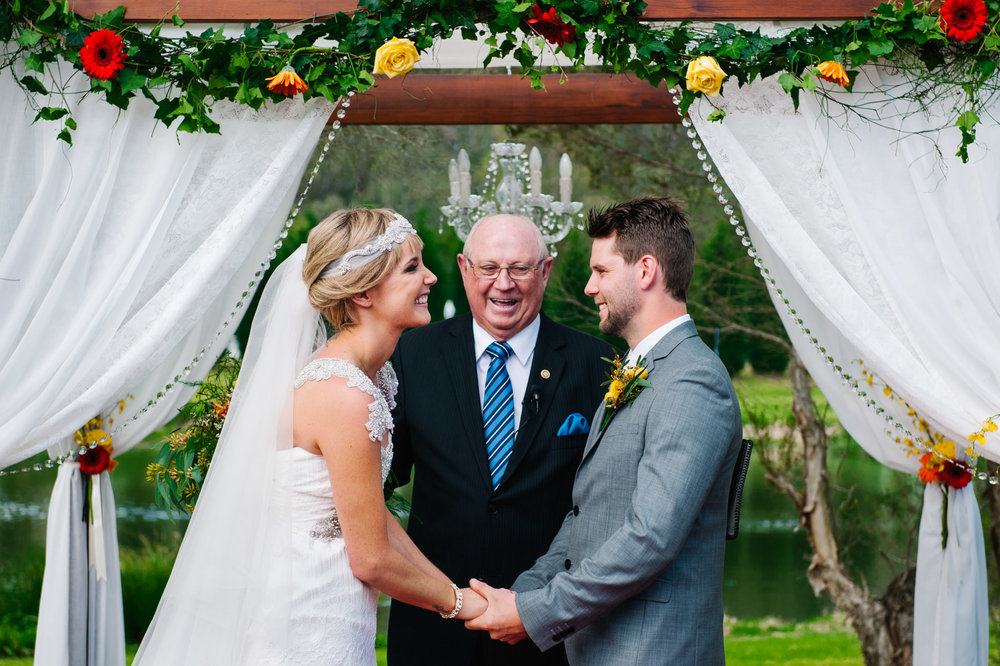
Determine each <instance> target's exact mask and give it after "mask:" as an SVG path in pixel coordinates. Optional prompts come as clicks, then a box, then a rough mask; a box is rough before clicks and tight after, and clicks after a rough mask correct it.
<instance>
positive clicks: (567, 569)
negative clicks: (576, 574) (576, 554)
mask: <svg viewBox="0 0 1000 666" xmlns="http://www.w3.org/2000/svg"><path fill="white" fill-rule="evenodd" d="M571 566H573V561H572V560H570V559H569V558H568V557H567V558H566V571H569V568H570V567H571Z"/></svg>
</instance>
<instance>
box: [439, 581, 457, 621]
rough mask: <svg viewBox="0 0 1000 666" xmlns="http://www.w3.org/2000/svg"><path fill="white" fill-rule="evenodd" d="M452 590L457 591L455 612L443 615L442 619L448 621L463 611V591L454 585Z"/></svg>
mask: <svg viewBox="0 0 1000 666" xmlns="http://www.w3.org/2000/svg"><path fill="white" fill-rule="evenodd" d="M451 589H453V590H455V610H453V611H452V612H450V613H441V617H443V618H444V619H446V620H450V619H452V618H453V617H455V616H456V615H458V612H459V611H460V610H462V590H460V589H459V588H458V585H455V584H454V583H452V584H451Z"/></svg>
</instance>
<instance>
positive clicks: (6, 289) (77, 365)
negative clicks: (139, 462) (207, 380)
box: [0, 70, 332, 664]
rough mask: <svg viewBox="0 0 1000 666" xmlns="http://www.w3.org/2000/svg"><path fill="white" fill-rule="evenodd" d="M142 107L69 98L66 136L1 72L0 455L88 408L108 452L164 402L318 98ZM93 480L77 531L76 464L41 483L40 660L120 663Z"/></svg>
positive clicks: (230, 299)
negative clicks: (206, 127)
mask: <svg viewBox="0 0 1000 666" xmlns="http://www.w3.org/2000/svg"><path fill="white" fill-rule="evenodd" d="M154 111H155V107H154V106H153V105H152V104H151V103H150V102H148V101H146V100H143V99H139V100H136V101H134V102H133V104H132V106H131V107H130V108H129V109H128V111H124V112H119V111H118V110H117V109H114V108H113V107H111V106H109V105H108V104H107V103H105V102H103V101H101V100H98V99H96V98H89V99H84V100H82V101H80V102H74V103H73V106H72V112H73V117H74V118H75V119H76V121H77V123H78V125H79V129H78V130H77V131H76V132H75V133H74V138H73V141H74V145H73V146H72V147H68V146H66V145H65V144H64V143H62V142H60V141H58V140H56V133H57V132H58V131H59V129H60V127H59V125H58V124H57V123H46V122H40V123H38V124H34V125H32V124H31V120H32V118H33V117H34V112H33V111H31V110H30V109H29V108H28V106H27V103H26V101H25V96H24V94H23V93H22V92H21V91H20V89H18V88H17V86H16V85H15V83H14V82H13V80H12V78H11V75H10V72H9V71H7V70H5V71H3V72H2V73H0V122H2V126H3V127H5V128H7V132H6V136H7V140H6V142H5V143H6V145H5V149H4V151H5V159H3V160H2V161H0V201H3V202H4V206H3V209H4V212H3V214H2V217H0V248H2V255H0V308H2V310H3V312H4V316H3V317H2V318H0V392H2V395H3V400H2V401H0V468H3V467H6V466H8V465H11V464H14V463H16V462H18V461H21V460H23V459H25V458H27V457H30V456H32V455H34V454H36V453H38V452H40V451H42V450H45V449H49V450H50V452H51V453H53V454H60V453H64V452H66V451H69V450H70V449H69V447H70V446H71V442H72V438H71V433H72V432H73V431H74V430H76V429H77V428H79V427H81V426H82V425H83V424H84V423H86V422H87V421H88V420H89V419H90V418H92V417H93V416H96V415H104V416H105V423H106V430H108V431H109V432H111V433H112V434H113V444H114V447H115V454H116V455H117V454H119V453H121V452H123V451H125V450H128V449H129V448H131V447H132V446H133V445H135V444H136V443H137V442H139V441H141V439H142V438H143V437H144V436H145V435H147V434H148V433H149V432H150V431H152V430H153V429H155V428H157V427H159V426H160V425H162V424H163V423H165V422H166V421H167V420H169V419H170V418H171V417H172V416H173V415H174V414H175V413H176V410H177V408H179V407H180V406H181V405H183V404H184V402H185V401H186V400H187V399H188V398H189V397H190V396H191V394H192V393H193V391H194V389H193V387H191V386H189V385H187V384H185V383H183V382H195V381H198V380H200V379H201V378H203V377H204V375H205V374H206V373H207V372H208V371H209V369H210V368H211V364H212V361H213V360H214V359H215V358H216V357H217V356H218V355H219V354H220V353H221V351H222V349H223V348H224V347H225V346H226V344H227V342H228V340H229V338H230V337H231V335H232V332H233V329H234V328H235V326H236V324H237V323H238V322H239V315H240V314H241V313H242V308H243V305H245V303H246V302H247V301H248V300H249V297H250V295H251V294H252V292H253V290H254V288H253V287H250V286H249V285H250V283H251V281H254V280H255V273H257V272H258V271H259V270H260V267H261V265H262V264H263V263H264V262H265V261H266V260H267V258H268V255H269V253H270V252H271V251H272V246H273V244H274V242H275V240H276V238H277V237H278V234H279V232H280V231H281V229H282V225H283V223H284V221H285V219H286V217H287V214H288V211H289V208H290V206H291V203H292V201H293V198H294V196H295V194H296V192H297V185H298V182H299V179H300V178H301V176H302V172H303V171H304V169H305V166H306V164H307V162H308V160H309V157H310V155H311V153H312V148H313V146H314V145H315V143H316V141H317V139H318V137H319V136H320V134H321V132H322V130H323V127H324V125H325V122H326V120H327V118H329V116H330V113H331V112H332V105H330V104H329V103H327V102H325V101H322V100H314V101H311V102H310V103H308V104H303V103H302V102H301V101H300V100H296V101H288V102H284V103H282V104H279V105H272V106H270V107H268V108H265V109H263V110H262V111H259V112H258V111H253V110H251V109H249V108H246V107H240V106H237V105H233V104H229V103H219V104H217V105H216V107H215V112H214V114H213V115H214V117H215V118H216V120H218V121H219V122H220V124H221V126H222V133H221V135H206V134H195V135H191V134H183V133H178V132H175V131H174V130H171V129H168V128H165V127H163V126H162V125H159V124H157V123H156V122H155V121H154V119H153V113H154ZM196 359H197V360H198V361H200V362H195V361H196ZM121 400H124V411H123V412H122V413H120V414H119V409H118V407H119V401H121ZM150 403H152V404H150ZM109 417H113V418H114V419H115V420H116V423H115V424H114V425H107V424H108V419H109ZM124 425H127V426H128V427H125V428H123V426H124ZM94 482H95V483H97V484H98V488H99V489H98V492H97V493H96V494H95V495H94V496H93V497H92V498H91V502H92V503H94V505H95V506H97V505H99V506H100V508H103V511H100V512H98V513H97V514H95V518H96V519H97V520H96V522H95V523H94V524H93V525H91V526H90V528H89V532H90V536H89V538H88V536H87V534H88V529H87V527H86V526H85V525H82V523H81V521H82V520H83V515H82V513H81V511H80V510H79V509H80V506H79V505H80V503H81V502H82V501H83V500H82V499H81V498H82V496H83V494H82V493H83V490H82V479H81V475H80V472H79V470H78V469H77V468H76V467H75V465H68V466H66V467H64V468H63V469H61V470H60V473H59V476H58V478H57V481H56V487H55V488H54V490H53V495H52V501H51V505H50V510H49V535H48V548H49V551H48V553H47V560H46V561H47V566H46V573H45V581H44V588H43V592H42V603H41V608H40V611H39V623H38V638H37V645H36V649H37V650H40V651H41V654H43V655H49V656H52V657H53V659H54V660H53V661H44V660H43V661H41V662H40V663H71V662H72V663H77V662H76V661H72V660H76V659H78V658H80V655H84V656H85V658H86V661H81V662H80V663H101V664H111V663H124V645H123V641H124V631H123V619H122V610H121V592H120V583H119V565H118V554H117V536H116V530H115V524H114V499H113V496H112V494H111V486H110V484H109V483H108V482H107V474H106V473H104V474H101V475H100V476H99V477H94ZM102 516H103V520H101V517H102ZM81 535H83V536H82V537H81ZM95 539H97V541H96V542H95ZM88 550H89V557H88ZM98 573H100V574H101V575H98ZM95 577H96V578H95ZM97 579H100V580H97ZM95 581H96V582H95ZM81 623H82V624H81ZM88 626H89V627H90V630H89V631H90V635H89V636H88V635H87V632H88V629H87V627H88ZM81 627H82V628H81ZM59 655H72V656H71V658H70V659H71V662H70V661H64V660H63V659H62V658H61V657H60V656H59Z"/></svg>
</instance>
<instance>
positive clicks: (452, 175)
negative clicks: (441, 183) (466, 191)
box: [448, 158, 459, 199]
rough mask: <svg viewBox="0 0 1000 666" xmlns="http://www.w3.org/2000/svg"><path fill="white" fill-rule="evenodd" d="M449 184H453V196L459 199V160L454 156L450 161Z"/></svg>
mask: <svg viewBox="0 0 1000 666" xmlns="http://www.w3.org/2000/svg"><path fill="white" fill-rule="evenodd" d="M448 184H449V185H450V186H451V196H453V197H455V198H456V199H457V198H458V195H459V189H458V188H459V185H458V162H456V161H455V160H454V158H452V160H451V161H450V162H448Z"/></svg>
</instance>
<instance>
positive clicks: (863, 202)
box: [691, 66, 1000, 666]
mask: <svg viewBox="0 0 1000 666" xmlns="http://www.w3.org/2000/svg"><path fill="white" fill-rule="evenodd" d="M822 85H823V88H824V90H826V91H828V92H829V93H830V95H831V96H833V97H834V98H836V99H837V100H839V101H843V102H846V103H848V104H851V105H852V109H851V110H850V111H845V110H844V109H843V108H842V107H840V106H838V105H835V104H831V103H829V102H826V101H825V100H824V99H823V97H821V96H820V95H813V94H810V93H807V92H803V93H802V96H801V105H800V107H799V111H798V112H795V111H794V110H793V107H792V103H791V100H790V98H789V96H788V95H787V94H785V93H784V91H783V90H782V89H781V87H780V85H779V84H778V83H777V81H776V79H775V78H771V79H767V80H765V81H762V82H757V83H754V84H752V85H750V86H747V87H744V88H736V87H735V86H732V87H728V88H727V90H726V97H725V98H718V99H717V100H714V103H715V104H716V105H717V106H719V107H720V108H722V109H724V110H725V111H726V117H725V119H724V120H723V121H722V122H721V123H718V122H709V121H707V120H706V118H707V115H708V114H709V112H711V111H712V107H711V106H710V105H709V104H708V102H707V101H706V100H701V102H700V103H699V105H698V106H697V108H694V107H693V109H692V114H691V115H692V120H693V121H694V123H695V126H696V128H697V130H698V133H699V135H700V137H701V140H702V141H703V142H704V145H705V147H706V149H707V150H708V152H709V153H710V155H711V156H712V159H713V160H714V162H715V164H716V165H717V167H718V169H719V172H720V174H721V175H722V177H723V178H724V179H725V181H726V184H727V185H728V186H729V187H730V189H731V190H732V191H733V194H735V195H736V197H737V199H738V200H739V204H740V206H741V208H742V213H743V217H744V219H745V222H746V227H747V229H748V231H749V235H750V238H751V239H752V242H753V245H754V247H755V249H756V250H757V253H758V255H759V257H760V259H761V260H762V262H763V266H764V267H765V268H766V269H767V270H768V271H769V277H771V278H773V279H774V280H775V285H773V286H772V288H771V297H772V300H773V301H774V303H775V307H776V308H777V311H778V314H779V315H780V316H781V318H782V321H783V323H784V325H785V328H786V330H787V331H788V334H789V337H790V339H791V340H792V343H793V344H794V345H795V348H796V350H797V351H798V353H799V355H800V356H801V358H802V360H803V363H804V364H805V365H806V367H807V368H808V370H809V372H810V374H811V375H812V377H813V379H814V380H815V381H816V383H817V385H818V386H819V388H820V389H821V390H822V391H823V393H824V395H825V396H826V397H827V398H828V400H829V403H830V405H831V407H832V408H833V409H834V411H835V412H836V413H837V416H838V418H839V420H840V422H841V423H842V424H843V425H844V427H845V428H846V429H847V431H848V432H849V433H850V434H851V435H852V436H853V437H854V438H855V439H856V440H857V441H858V443H859V444H860V445H861V446H862V447H863V448H864V449H865V450H866V451H868V452H869V453H870V454H871V455H872V456H874V457H875V458H876V459H877V460H879V461H880V462H882V463H883V464H885V465H888V466H890V467H892V468H894V469H897V470H902V471H904V472H908V473H912V474H915V473H916V471H917V469H918V468H919V457H920V455H919V454H916V455H910V456H907V453H906V450H905V449H904V447H903V446H901V445H900V443H898V442H897V441H896V440H897V438H899V440H900V441H903V440H904V438H905V437H906V436H907V434H906V432H905V431H909V433H912V434H913V435H922V433H920V432H919V431H918V430H917V428H916V427H915V426H914V425H913V422H912V416H910V415H909V414H908V410H907V408H906V407H905V406H904V405H902V404H900V403H899V402H898V399H894V398H893V397H889V396H887V395H886V394H885V393H884V392H883V389H884V387H885V386H886V385H887V386H889V387H891V390H892V391H893V392H894V395H895V396H898V397H900V398H902V399H903V400H905V401H906V402H907V403H908V404H909V405H910V406H911V407H912V408H913V409H914V410H915V411H916V413H917V414H919V415H920V416H921V417H922V418H924V419H926V421H927V422H928V423H929V424H930V426H931V428H932V430H933V431H935V432H940V433H942V434H943V435H944V437H945V438H946V439H950V440H953V441H954V442H955V443H956V449H957V451H958V452H959V454H961V452H962V451H964V450H965V448H966V447H967V446H968V445H969V441H968V439H967V437H968V435H969V434H971V433H973V432H975V431H978V430H979V429H980V427H981V424H982V422H983V420H984V419H986V418H987V417H990V416H992V415H994V414H996V413H997V412H1000V356H998V355H997V353H996V350H997V349H1000V292H998V291H997V289H996V285H998V284H1000V262H997V261H996V258H997V257H998V256H1000V224H998V219H1000V194H998V190H997V187H996V183H997V180H998V178H1000V127H997V125H996V123H995V122H994V121H993V120H989V119H987V121H986V123H985V125H984V126H983V127H981V128H980V129H979V130H978V132H977V137H976V144H975V145H974V146H972V147H971V148H970V160H969V164H963V163H962V162H961V160H960V159H959V158H957V157H952V156H951V153H952V152H954V151H955V150H956V148H957V146H958V143H959V132H958V130H957V129H956V128H954V127H948V126H950V125H953V123H954V118H953V115H954V111H953V108H954V107H953V103H954V100H953V99H946V100H934V99H931V100H928V101H927V108H926V109H920V108H917V107H916V106H915V105H914V104H912V103H909V102H907V101H905V100H903V99H894V97H895V96H898V95H902V94H903V93H904V92H905V91H908V90H909V87H910V85H911V84H910V83H909V82H908V81H907V80H906V78H905V77H904V76H902V75H899V74H894V73H890V72H887V71H886V70H885V69H881V68H877V67H874V66H872V67H866V68H864V69H863V70H862V72H861V73H859V74H858V76H857V80H856V82H855V84H854V88H853V92H851V93H847V92H845V91H842V90H840V89H839V88H838V87H837V86H835V85H833V84H825V83H824V84H822ZM992 111H993V114H992V117H994V118H995V117H997V115H996V112H997V111H1000V109H992ZM858 114H860V115H863V116H865V117H866V119H865V120H862V119H860V118H859V117H858ZM984 117H987V118H988V117H989V116H984ZM940 128H945V129H941V130H940V131H938V130H939V129H940ZM917 132H925V133H924V134H917ZM935 142H936V145H935ZM778 289H780V290H781V293H780V294H779V293H778V292H777V290H778ZM792 310H794V314H793V313H792ZM797 320H801V323H799V322H798V321H797ZM806 331H808V332H806ZM812 338H815V342H814V341H813V340H812ZM828 357H829V358H828ZM831 358H832V362H831V361H830V359H831ZM862 363H863V365H862ZM836 366H839V368H840V369H839V370H838V369H837V367H836ZM863 369H864V370H868V371H871V372H873V373H874V374H875V381H873V382H872V384H871V385H869V384H868V383H867V382H866V381H865V380H864V377H863V376H862V370H863ZM845 374H846V375H849V376H851V377H853V378H854V379H855V380H857V381H859V382H860V385H859V387H858V389H857V391H859V392H863V393H865V394H866V395H864V396H860V395H858V394H857V392H856V391H855V389H854V388H852V386H851V385H850V383H849V382H848V381H847V380H846V379H845V378H844V376H843V375H845ZM869 400H875V401H876V405H875V406H874V407H872V406H869V405H868V404H867V401H869ZM880 410H884V411H880ZM887 416H892V418H893V419H895V421H894V422H889V421H887V419H886V417H887ZM895 423H898V424H900V425H902V426H903V429H900V428H897V427H896V426H895ZM977 450H978V452H979V454H980V455H983V456H985V457H986V458H989V459H991V460H994V461H998V460H1000V439H998V438H997V437H996V436H995V435H991V436H990V439H989V440H988V442H987V444H986V445H985V446H982V447H978V449H977ZM948 495H949V501H948V517H949V540H948V546H947V548H946V549H945V550H944V551H942V548H941V505H942V502H941V491H940V489H939V488H938V487H937V486H936V485H935V486H932V487H929V488H927V489H926V491H925V507H924V511H923V519H922V522H921V529H920V538H919V544H918V557H917V582H916V603H915V606H916V612H915V618H914V624H915V626H914V649H913V655H914V664H916V665H918V666H921V665H924V664H935V665H938V664H940V665H941V666H945V665H948V664H958V663H961V664H983V665H985V664H986V659H987V631H988V611H987V603H986V585H987V582H986V568H985V557H984V545H983V535H982V528H981V524H980V520H979V509H978V505H977V503H976V499H975V482H974V483H973V484H970V485H969V486H967V487H966V488H964V489H961V490H949V491H948Z"/></svg>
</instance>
